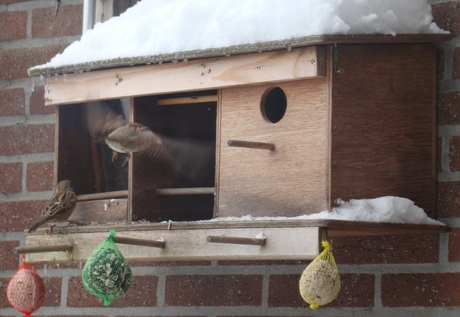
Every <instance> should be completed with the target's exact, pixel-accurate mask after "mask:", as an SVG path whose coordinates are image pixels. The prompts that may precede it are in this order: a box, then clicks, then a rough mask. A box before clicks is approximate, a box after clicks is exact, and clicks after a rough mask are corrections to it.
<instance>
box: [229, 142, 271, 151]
mask: <svg viewBox="0 0 460 317" xmlns="http://www.w3.org/2000/svg"><path fill="white" fill-rule="evenodd" d="M227 144H228V146H232V147H244V148H247V149H258V150H269V151H274V150H275V144H273V143H263V142H252V141H240V140H228V142H227Z"/></svg>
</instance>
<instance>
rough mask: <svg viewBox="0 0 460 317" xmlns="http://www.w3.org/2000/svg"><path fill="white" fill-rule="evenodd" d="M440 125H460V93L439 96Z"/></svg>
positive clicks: (447, 93) (437, 110) (454, 92)
mask: <svg viewBox="0 0 460 317" xmlns="http://www.w3.org/2000/svg"><path fill="white" fill-rule="evenodd" d="M436 108H437V109H436V112H437V114H436V115H437V121H438V125H452V124H460V115H459V114H460V91H452V92H445V93H441V94H438V102H437V107H436Z"/></svg>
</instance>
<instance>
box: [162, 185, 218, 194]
mask: <svg viewBox="0 0 460 317" xmlns="http://www.w3.org/2000/svg"><path fill="white" fill-rule="evenodd" d="M155 192H156V194H157V195H163V196H174V195H212V194H215V193H216V189H215V188H214V187H192V188H158V189H157V190H156V191H155Z"/></svg>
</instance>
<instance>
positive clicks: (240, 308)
mask: <svg viewBox="0 0 460 317" xmlns="http://www.w3.org/2000/svg"><path fill="white" fill-rule="evenodd" d="M61 2H62V4H61V7H60V9H59V11H58V14H57V16H55V15H54V9H55V3H56V2H55V1H52V0H35V1H21V0H15V1H13V0H0V46H1V50H0V136H1V137H0V175H1V176H2V178H1V181H0V215H1V218H0V315H1V316H20V314H19V313H17V312H16V311H15V310H13V309H12V308H10V306H9V305H8V302H7V300H6V298H5V296H4V294H5V288H6V285H7V283H8V281H9V279H10V278H11V276H12V274H13V273H14V271H15V270H16V268H17V267H18V264H19V263H20V261H19V258H18V256H16V255H14V254H13V252H12V249H13V248H14V247H17V246H19V245H22V244H23V243H24V239H23V234H22V231H23V230H24V229H25V228H27V227H28V226H29V225H30V224H31V223H32V222H33V221H34V220H36V219H37V217H38V215H39V213H40V209H41V208H42V207H43V206H44V204H45V203H46V200H47V199H48V198H49V195H50V193H51V190H52V187H53V184H52V182H53V159H54V156H53V151H54V120H55V116H54V109H53V108H49V107H46V108H45V107H44V100H43V95H44V88H43V81H42V80H40V79H39V78H36V79H34V81H33V80H32V79H31V78H29V77H28V76H27V72H26V70H27V68H28V67H30V66H34V65H38V64H42V63H45V62H47V61H49V60H50V59H51V57H53V56H54V55H55V54H56V53H58V52H61V51H62V50H63V49H64V48H65V47H66V46H67V45H68V44H69V43H71V42H73V41H74V40H77V39H78V38H79V34H80V32H81V30H80V29H81V20H82V14H81V12H82V2H83V0H62V1H61ZM430 3H431V4H432V6H433V12H434V16H435V20H436V22H437V23H438V25H439V26H441V27H442V28H444V29H448V30H449V31H451V32H452V33H453V34H454V35H455V37H454V39H453V40H452V41H451V42H449V43H444V44H442V45H439V59H440V60H439V67H438V69H439V75H438V79H439V85H438V107H437V116H438V139H437V140H438V142H437V144H438V151H437V157H438V162H437V163H438V164H437V168H438V216H439V217H440V218H442V220H443V221H445V222H447V223H449V224H450V225H451V226H452V227H453V232H452V234H442V235H437V234H430V235H410V236H384V237H355V238H336V239H334V253H335V257H336V260H337V262H338V264H339V270H340V272H341V273H342V275H341V276H342V282H343V286H342V290H341V292H340V295H339V297H338V298H337V300H335V301H334V302H333V303H331V304H330V305H329V306H327V307H324V308H321V309H320V310H317V311H311V310H310V309H309V308H307V307H306V305H305V303H304V302H303V301H302V299H301V298H300V295H299V293H298V279H299V275H300V273H301V272H302V270H303V268H304V267H305V266H306V265H307V264H308V263H307V262H296V261H282V260H280V261H269V262H267V261H247V262H232V261H210V262H208V261H203V262H185V263H183V262H160V263H145V262H137V263H132V267H133V273H134V279H133V284H132V287H131V289H130V290H129V292H128V293H127V294H126V296H125V297H123V298H121V299H119V300H116V301H114V302H113V304H112V305H111V306H110V307H104V306H103V305H102V304H101V301H100V300H98V299H96V298H95V297H93V296H92V295H90V294H89V293H88V292H86V290H85V289H84V288H83V286H82V283H81V267H82V263H71V264H60V265H57V264H48V265H47V266H44V265H40V266H38V268H39V273H40V274H41V275H42V277H44V279H45V283H46V286H47V294H46V296H47V299H46V302H45V305H44V307H42V308H41V309H40V310H39V311H38V312H37V313H36V314H34V315H36V316H82V315H84V316H110V317H112V316H131V317H133V316H152V315H158V316H159V315H162V316H319V315H321V316H396V317H397V316H419V317H422V316H446V317H451V316H460V37H459V34H460V1H445V0H432V1H430ZM33 82H35V84H33ZM293 243H295V241H293Z"/></svg>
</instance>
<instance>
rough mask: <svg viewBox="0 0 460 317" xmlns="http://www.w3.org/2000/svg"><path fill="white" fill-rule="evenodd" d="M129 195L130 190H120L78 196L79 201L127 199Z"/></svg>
mask: <svg viewBox="0 0 460 317" xmlns="http://www.w3.org/2000/svg"><path fill="white" fill-rule="evenodd" d="M128 194H129V192H128V190H119V191H114V192H105V193H95V194H85V195H77V201H88V200H99V199H112V198H126V197H128Z"/></svg>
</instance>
